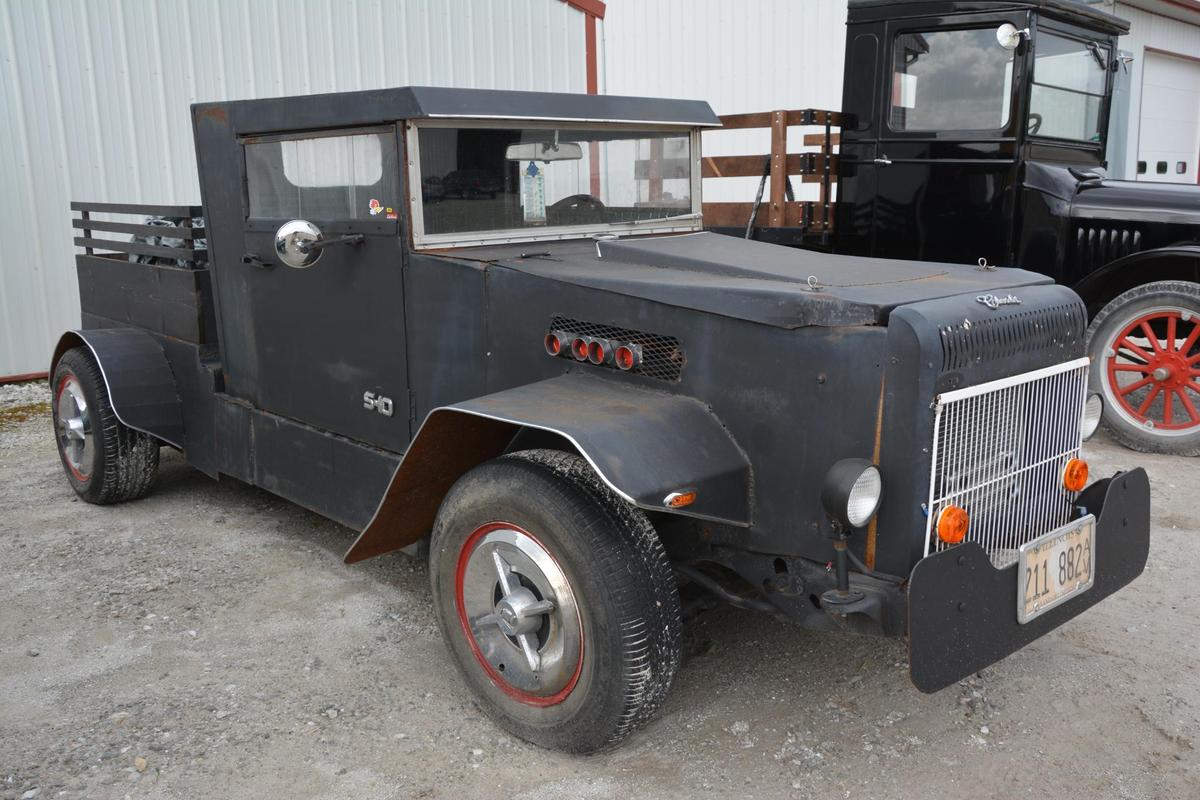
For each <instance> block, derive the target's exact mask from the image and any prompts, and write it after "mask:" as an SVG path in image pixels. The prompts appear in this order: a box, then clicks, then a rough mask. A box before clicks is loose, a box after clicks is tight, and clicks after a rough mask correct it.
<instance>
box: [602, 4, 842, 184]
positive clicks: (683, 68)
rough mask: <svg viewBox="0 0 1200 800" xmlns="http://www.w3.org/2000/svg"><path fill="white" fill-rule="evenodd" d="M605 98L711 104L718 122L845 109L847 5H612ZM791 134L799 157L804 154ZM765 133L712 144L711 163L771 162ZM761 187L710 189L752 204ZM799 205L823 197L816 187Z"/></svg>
mask: <svg viewBox="0 0 1200 800" xmlns="http://www.w3.org/2000/svg"><path fill="white" fill-rule="evenodd" d="M607 3H608V13H607V14H606V15H605V18H604V29H603V33H604V36H603V50H602V58H603V60H602V64H601V75H602V76H603V83H602V84H601V91H603V92H604V93H606V94H642V95H650V96H662V97H682V98H688V99H694V100H707V101H708V102H709V103H710V104H711V105H712V107H713V110H714V111H716V112H717V113H718V114H737V113H741V112H745V111H767V110H771V109H792V108H826V109H831V110H837V109H840V108H841V106H842V66H843V64H844V61H845V57H844V51H845V36H846V0H804V2H796V1H795V0H755V2H750V3H730V2H728V0H607ZM798 133H801V131H799V130H798V129H793V131H792V133H791V141H790V148H791V152H799V151H800V150H801V149H802V148H801V145H800V142H799V141H796V138H797V134H798ZM770 143H771V137H770V133H769V132H768V131H766V130H759V131H744V130H743V131H718V132H714V133H706V134H705V135H704V153H705V155H738V154H754V153H766V152H767V151H768V150H769V149H770ZM757 185H758V180H757V179H756V178H722V179H720V180H715V181H714V180H708V181H705V185H704V196H705V198H706V199H708V200H753V199H754V191H755V189H756V188H757ZM795 188H796V190H797V194H798V195H799V196H801V197H806V198H810V199H811V198H814V197H816V187H815V186H814V185H812V184H809V185H808V186H805V187H803V189H802V188H801V186H800V185H799V184H796V185H795Z"/></svg>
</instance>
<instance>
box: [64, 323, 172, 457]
mask: <svg viewBox="0 0 1200 800" xmlns="http://www.w3.org/2000/svg"><path fill="white" fill-rule="evenodd" d="M76 347H86V348H87V349H88V350H90V351H91V353H92V357H93V358H95V359H96V363H97V364H99V366H100V374H101V375H102V376H104V385H105V387H106V388H107V389H108V400H109V403H111V404H112V408H113V413H114V414H116V416H117V419H118V420H120V421H121V423H122V424H123V425H125V426H126V427H128V428H133V429H134V430H137V431H142V432H143V433H147V434H149V435H151V436H153V437H155V438H156V439H159V440H161V441H163V442H165V443H166V444H169V445H171V446H173V447H177V448H180V449H183V446H184V428H183V408H182V405H181V403H180V400H179V390H178V388H177V386H176V384H175V375H174V373H173V372H172V371H171V365H170V364H169V363H168V361H167V356H166V354H164V353H163V349H162V346H161V345H159V343H158V342H157V341H156V340H155V339H154V337H153V336H151V335H150V334H149V333H146V332H145V331H143V330H139V329H137V328H95V329H89V330H74V331H67V332H66V333H64V334H63V335H62V336H60V337H59V339H58V344H57V345H55V347H54V355H53V356H52V357H51V359H50V380H51V381H53V380H54V370H55V368H57V367H58V362H59V359H61V358H62V357H63V354H64V353H66V352H67V351H68V350H71V349H73V348H76ZM50 389H51V391H53V390H54V387H53V386H51V387H50Z"/></svg>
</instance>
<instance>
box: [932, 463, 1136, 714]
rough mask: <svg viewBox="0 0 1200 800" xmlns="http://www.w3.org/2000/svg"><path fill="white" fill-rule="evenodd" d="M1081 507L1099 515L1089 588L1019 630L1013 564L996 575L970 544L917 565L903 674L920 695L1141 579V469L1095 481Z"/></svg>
mask: <svg viewBox="0 0 1200 800" xmlns="http://www.w3.org/2000/svg"><path fill="white" fill-rule="evenodd" d="M1105 483H1106V484H1107V486H1105V485H1104V484H1105ZM1101 493H1103V495H1102V494H1101ZM1101 496H1102V497H1103V500H1102V502H1100V499H1101ZM1080 505H1083V506H1084V507H1086V508H1087V509H1088V511H1089V512H1090V513H1094V514H1096V516H1097V519H1096V553H1095V559H1096V561H1095V583H1094V584H1093V586H1092V588H1091V589H1089V590H1087V591H1086V592H1084V593H1083V594H1081V595H1079V596H1077V597H1075V598H1073V599H1071V600H1068V601H1067V602H1065V603H1063V604H1062V605H1061V606H1057V607H1055V608H1052V609H1050V610H1049V611H1047V612H1045V613H1044V614H1042V615H1041V616H1039V617H1037V618H1035V619H1033V620H1031V621H1030V622H1028V623H1026V624H1024V625H1022V624H1020V623H1019V622H1018V621H1017V569H1018V567H1017V565H1016V564H1013V565H1012V566H1009V567H1007V568H1005V569H1000V570H998V569H996V568H994V567H993V566H992V563H991V561H990V560H989V559H988V557H987V555H986V554H985V553H984V551H983V548H981V547H980V546H979V545H978V544H975V543H970V544H966V545H960V546H958V547H953V548H950V549H949V550H944V551H942V552H941V553H938V554H936V555H932V556H929V557H928V558H925V559H923V560H921V561H919V562H918V563H917V566H916V567H915V568H914V569H913V571H912V576H911V577H910V579H909V589H908V593H909V600H908V630H909V672H910V675H911V677H912V681H913V683H914V684H915V685H916V687H917V688H918V689H920V690H921V691H922V692H927V693H931V692H936V691H938V690H939V689H943V688H945V687H947V686H949V685H951V684H953V683H954V682H956V681H958V680H960V679H962V678H964V677H966V676H967V675H970V674H971V673H974V672H977V671H979V670H981V669H983V668H984V667H987V666H988V665H990V664H993V663H995V662H996V661H999V660H1000V659H1002V658H1004V657H1005V656H1007V655H1009V654H1010V653H1014V652H1016V651H1017V650H1020V649H1021V648H1022V647H1024V646H1025V645H1027V644H1029V643H1030V642H1032V641H1034V640H1035V639H1038V638H1040V637H1042V636H1044V635H1045V634H1047V633H1049V632H1050V631H1052V630H1054V629H1055V628H1057V627H1058V626H1059V625H1062V624H1063V623H1064V622H1066V621H1068V620H1070V619H1071V618H1073V617H1075V616H1077V615H1078V614H1080V613H1081V612H1083V611H1084V610H1086V609H1088V608H1090V607H1091V606H1094V605H1095V604H1096V603H1099V602H1100V601H1101V600H1103V599H1104V598H1106V597H1108V596H1109V595H1111V594H1113V593H1114V592H1116V591H1117V590H1118V589H1120V588H1122V587H1123V586H1126V585H1127V584H1129V583H1130V582H1131V581H1132V580H1133V579H1134V578H1136V577H1137V576H1138V575H1140V574H1141V573H1142V570H1143V569H1144V568H1145V566H1146V558H1147V556H1148V555H1149V552H1150V482H1149V479H1148V478H1147V477H1146V472H1145V470H1142V469H1134V470H1131V471H1129V472H1123V473H1118V474H1117V475H1116V476H1114V477H1113V478H1112V479H1111V480H1110V481H1104V482H1098V485H1096V486H1094V487H1089V489H1088V490H1086V491H1085V492H1084V494H1083V495H1082V496H1081V497H1080Z"/></svg>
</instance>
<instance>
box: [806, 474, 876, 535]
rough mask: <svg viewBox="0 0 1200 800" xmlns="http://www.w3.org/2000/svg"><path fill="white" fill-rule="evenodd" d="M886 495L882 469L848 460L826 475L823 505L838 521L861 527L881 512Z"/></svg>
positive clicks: (822, 495)
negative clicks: (880, 502)
mask: <svg viewBox="0 0 1200 800" xmlns="http://www.w3.org/2000/svg"><path fill="white" fill-rule="evenodd" d="M882 494H883V479H882V478H881V477H880V475H879V468H878V467H876V466H875V465H874V464H872V463H871V462H870V461H867V460H866V459H865V458H846V459H843V460H841V461H839V462H837V463H836V464H834V465H833V467H832V468H830V470H829V472H828V473H826V475H825V485H824V486H823V487H822V488H821V504H822V505H824V506H825V510H826V511H827V512H828V513H829V516H831V517H833V518H834V519H836V520H837V521H838V522H840V523H842V524H843V525H847V526H849V527H851V528H861V527H863V526H864V525H866V524H867V523H868V522H870V521H871V517H873V516H875V512H876V511H878V510H879V500H880V498H881V497H882Z"/></svg>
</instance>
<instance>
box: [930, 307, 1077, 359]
mask: <svg viewBox="0 0 1200 800" xmlns="http://www.w3.org/2000/svg"><path fill="white" fill-rule="evenodd" d="M1016 308H1020V307H1019V306H1016ZM1086 331H1087V313H1086V312H1085V310H1084V308H1083V306H1081V305H1079V304H1078V303H1064V304H1062V305H1057V306H1050V307H1048V308H1040V309H1037V310H1029V311H1005V312H1002V313H996V314H988V315H987V316H985V317H977V318H976V319H973V320H970V321H967V320H963V321H962V322H960V323H958V324H956V325H947V326H944V327H942V328H940V333H941V338H942V371H943V372H946V371H949V370H956V369H964V368H966V367H968V366H970V365H971V364H975V363H980V362H983V361H998V360H1003V359H1007V358H1012V357H1013V356H1016V355H1017V354H1018V353H1030V352H1037V351H1041V350H1048V349H1052V348H1062V349H1064V350H1065V351H1067V352H1072V351H1073V348H1076V347H1077V345H1078V343H1079V342H1082V341H1083V338H1084V334H1085V332H1086Z"/></svg>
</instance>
